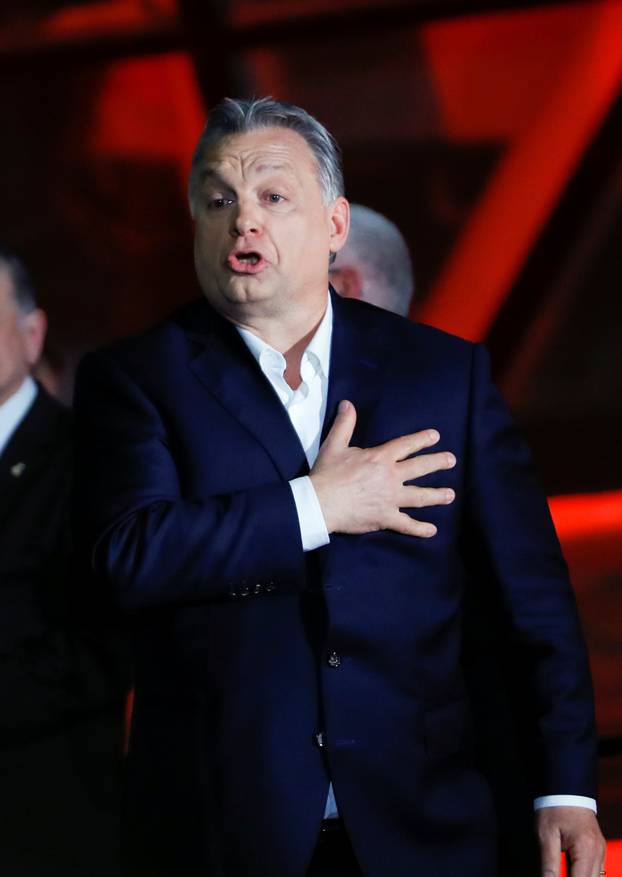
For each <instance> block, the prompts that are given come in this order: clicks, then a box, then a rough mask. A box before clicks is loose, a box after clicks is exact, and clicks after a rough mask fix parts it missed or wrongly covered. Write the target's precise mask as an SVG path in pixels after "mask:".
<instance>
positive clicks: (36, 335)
mask: <svg viewBox="0 0 622 877" xmlns="http://www.w3.org/2000/svg"><path fill="white" fill-rule="evenodd" d="M46 328H47V320H46V317H45V314H44V312H43V311H42V310H41V309H40V308H38V307H37V301H36V298H35V292H34V288H33V285H32V282H31V280H30V277H29V274H28V271H27V270H26V267H25V265H24V264H23V262H22V261H21V260H20V259H19V258H18V257H17V256H15V254H14V253H12V252H10V251H9V250H8V249H6V248H5V247H2V246H0V405H2V404H3V403H4V402H6V401H7V399H9V398H10V397H11V396H12V395H13V394H14V393H15V392H16V391H17V390H19V388H20V387H21V385H22V383H23V382H24V380H25V378H26V376H27V375H28V374H29V373H30V371H31V369H32V368H33V367H34V365H35V364H36V362H37V361H38V359H39V357H40V356H41V351H42V349H43V342H44V340H45V332H46Z"/></svg>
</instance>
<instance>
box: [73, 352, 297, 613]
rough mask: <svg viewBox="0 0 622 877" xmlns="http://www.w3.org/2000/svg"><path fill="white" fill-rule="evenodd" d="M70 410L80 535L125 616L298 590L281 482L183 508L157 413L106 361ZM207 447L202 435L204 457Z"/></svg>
mask: <svg viewBox="0 0 622 877" xmlns="http://www.w3.org/2000/svg"><path fill="white" fill-rule="evenodd" d="M75 410H76V422H77V431H78V455H77V469H78V471H77V491H76V509H77V518H78V525H79V527H80V529H81V530H82V532H83V534H84V537H85V540H86V542H87V544H88V545H89V546H90V550H91V553H92V560H93V564H94V566H95V568H96V570H97V571H98V572H100V573H102V574H103V575H104V577H105V578H106V579H107V580H108V581H109V582H111V583H112V584H113V585H114V586H115V588H116V589H117V592H118V596H119V600H120V602H121V604H122V605H123V606H124V607H125V608H130V609H132V608H139V607H143V606H150V605H159V604H165V603H169V602H175V603H184V602H196V601H205V600H210V599H218V598H226V597H227V596H234V595H235V594H237V593H240V592H244V589H250V590H251V591H253V590H254V589H255V588H256V587H257V586H259V590H260V591H263V590H266V591H268V592H270V591H272V590H274V589H276V588H278V587H284V588H287V589H288V590H295V589H299V588H301V587H302V586H303V584H304V577H305V564H304V555H303V551H302V545H301V540H300V532H299V528H298V522H297V516H296V510H295V504H294V499H293V496H292V492H291V490H290V487H289V485H288V484H287V482H282V481H278V480H276V479H275V481H274V482H273V483H270V484H266V485H265V486H261V487H257V488H252V489H249V490H242V491H239V492H236V493H232V494H227V495H222V496H213V497H209V498H207V499H205V500H203V501H200V502H199V501H193V500H191V499H188V498H187V497H186V496H184V495H183V494H182V490H181V486H180V482H179V476H178V471H177V467H176V462H175V460H174V457H173V455H172V453H171V450H170V447H169V439H170V436H169V435H168V434H167V430H166V428H165V425H164V422H163V419H162V416H161V414H160V412H159V411H158V410H157V409H156V407H155V405H154V404H153V401H152V400H151V399H150V398H149V397H148V396H147V394H146V393H145V392H144V390H143V389H142V387H141V386H139V384H138V383H137V382H136V381H135V380H134V379H133V378H132V377H131V376H130V375H128V374H127V373H126V372H125V371H124V370H123V369H122V368H121V367H120V366H119V365H118V363H117V362H116V361H113V360H112V359H110V358H108V357H106V356H104V355H101V354H95V355H90V356H88V357H86V358H85V360H84V361H83V363H82V364H81V366H80V369H79V371H78V375H77V379H76V399H75ZM221 440H224V439H222V438H221ZM210 441H213V437H210V436H209V435H206V436H205V447H206V453H210ZM212 452H213V451H212ZM246 592H247V593H248V590H247V591H246Z"/></svg>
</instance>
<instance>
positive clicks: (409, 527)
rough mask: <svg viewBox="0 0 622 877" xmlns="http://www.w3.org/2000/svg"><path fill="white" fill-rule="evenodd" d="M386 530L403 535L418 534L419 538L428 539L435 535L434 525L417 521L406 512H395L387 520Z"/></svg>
mask: <svg viewBox="0 0 622 877" xmlns="http://www.w3.org/2000/svg"><path fill="white" fill-rule="evenodd" d="M386 529H387V530H393V531H394V532H395V533H403V534H404V536H418V537H419V538H420V539H421V538H423V539H429V538H430V537H431V536H435V535H436V527H435V526H434V524H430V523H428V522H427V521H418V520H417V519H416V518H411V517H410V515H407V514H406V512H396V513H395V515H394V516H393V517H392V518H391V519H390V520H389V521H388V522H387V527H386Z"/></svg>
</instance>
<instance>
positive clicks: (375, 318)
mask: <svg viewBox="0 0 622 877" xmlns="http://www.w3.org/2000/svg"><path fill="white" fill-rule="evenodd" d="M335 309H336V312H337V313H338V314H339V316H340V317H341V316H343V317H344V318H345V319H347V320H349V321H352V322H353V323H354V324H355V325H356V326H357V327H359V329H360V330H361V331H362V332H365V333H366V334H369V335H373V336H375V337H376V338H377V339H378V340H379V341H381V342H383V343H384V346H385V348H386V351H387V354H388V355H389V356H390V358H391V359H393V358H397V359H399V358H403V357H406V358H408V357H411V356H413V355H415V356H417V357H418V356H421V355H425V356H427V357H433V358H434V359H437V358H441V359H447V358H449V359H450V360H456V361H460V362H464V361H465V360H470V359H471V358H472V356H473V352H474V350H475V349H476V348H477V347H478V346H479V345H476V344H474V343H473V342H472V341H467V340H466V339H465V338H460V337H459V336H458V335H452V334H450V333H449V332H444V331H442V330H441V329H437V328H435V327H434V326H428V325H426V324H425V323H417V322H413V321H412V320H409V319H407V318H406V317H402V316H399V315H398V314H394V313H392V312H391V311H386V310H384V309H383V308H379V307H377V306H376V305H372V304H370V303H368V302H362V301H357V300H353V299H339V300H338V301H335Z"/></svg>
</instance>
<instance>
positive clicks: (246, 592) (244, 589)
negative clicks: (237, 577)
mask: <svg viewBox="0 0 622 877" xmlns="http://www.w3.org/2000/svg"><path fill="white" fill-rule="evenodd" d="M250 592H251V589H250V588H249V586H248V585H246V584H244V585H242V587H241V588H240V597H248V595H249V594H250Z"/></svg>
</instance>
